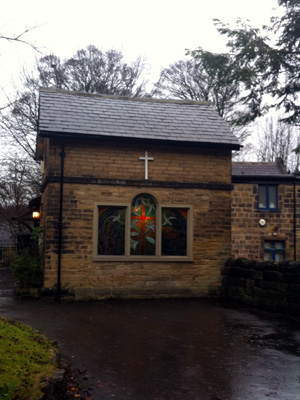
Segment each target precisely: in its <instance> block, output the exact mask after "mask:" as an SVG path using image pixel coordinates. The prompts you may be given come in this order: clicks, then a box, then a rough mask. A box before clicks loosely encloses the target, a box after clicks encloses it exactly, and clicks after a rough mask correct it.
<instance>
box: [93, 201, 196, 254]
mask: <svg viewBox="0 0 300 400" xmlns="http://www.w3.org/2000/svg"><path fill="white" fill-rule="evenodd" d="M192 239H193V232H192V208H191V206H187V205H177V206H174V205H167V204H159V203H158V202H157V200H156V199H155V198H154V197H153V196H152V195H150V194H148V193H141V194H139V195H137V196H135V197H134V198H133V200H132V201H131V203H119V204H116V203H113V204H99V203H97V204H95V215H94V250H93V255H94V260H96V261H97V260H99V261H100V260H108V261H109V260H128V259H130V260H137V261H140V260H146V261H161V260H166V261H168V260H175V261H177V260H178V261H192Z"/></svg>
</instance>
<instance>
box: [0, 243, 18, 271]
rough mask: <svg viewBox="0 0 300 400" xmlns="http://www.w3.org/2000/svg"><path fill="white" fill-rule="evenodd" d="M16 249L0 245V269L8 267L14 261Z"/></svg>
mask: <svg viewBox="0 0 300 400" xmlns="http://www.w3.org/2000/svg"><path fill="white" fill-rule="evenodd" d="M16 254H17V247H11V246H5V245H0V267H7V266H9V265H10V264H11V263H12V261H13V260H14V259H15V257H16Z"/></svg>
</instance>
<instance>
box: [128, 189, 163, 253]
mask: <svg viewBox="0 0 300 400" xmlns="http://www.w3.org/2000/svg"><path fill="white" fill-rule="evenodd" d="M156 210H157V205H156V201H155V200H154V198H153V197H152V196H151V195H149V194H147V193H142V194H139V195H138V196H136V197H135V198H134V199H133V201H132V204H131V224H130V254H131V255H141V256H153V255H155V252H156Z"/></svg>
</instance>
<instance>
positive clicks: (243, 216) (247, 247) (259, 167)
mask: <svg viewBox="0 0 300 400" xmlns="http://www.w3.org/2000/svg"><path fill="white" fill-rule="evenodd" d="M297 182H298V179H297V176H296V175H294V174H290V173H288V172H287V171H286V169H285V168H284V166H283V164H282V161H281V160H280V159H278V160H277V161H276V162H273V163H272V162H270V163H259V162H234V163H232V183H233V185H234V189H233V191H232V227H231V229H232V254H233V256H234V257H235V258H238V257H244V258H249V259H255V260H273V261H280V260H282V259H289V260H296V259H297V258H298V256H299V254H300V253H299V245H300V243H299V237H298V234H297V233H298V232H299V229H300V225H299V218H298V214H299V211H298V210H299V206H300V204H299V186H298V185H297Z"/></svg>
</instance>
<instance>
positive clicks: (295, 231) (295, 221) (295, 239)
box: [293, 182, 297, 261]
mask: <svg viewBox="0 0 300 400" xmlns="http://www.w3.org/2000/svg"><path fill="white" fill-rule="evenodd" d="M293 185H294V261H296V260H297V215H296V211H297V206H296V183H295V182H294V183H293Z"/></svg>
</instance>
